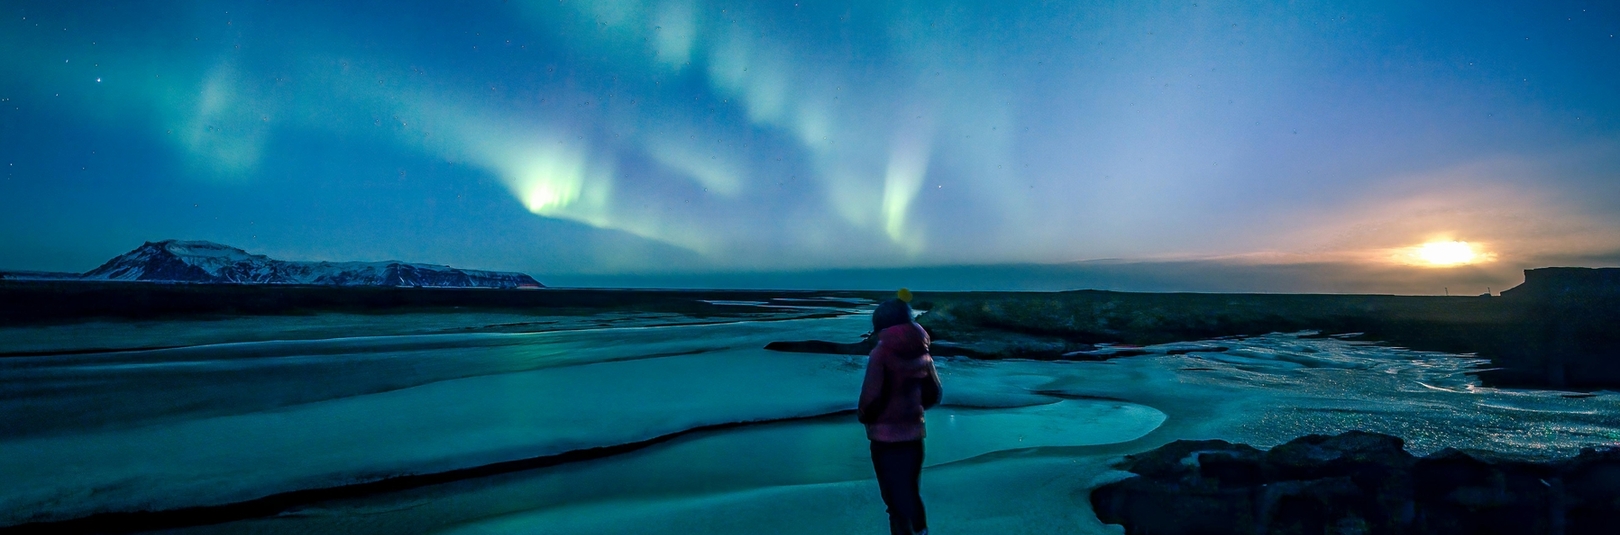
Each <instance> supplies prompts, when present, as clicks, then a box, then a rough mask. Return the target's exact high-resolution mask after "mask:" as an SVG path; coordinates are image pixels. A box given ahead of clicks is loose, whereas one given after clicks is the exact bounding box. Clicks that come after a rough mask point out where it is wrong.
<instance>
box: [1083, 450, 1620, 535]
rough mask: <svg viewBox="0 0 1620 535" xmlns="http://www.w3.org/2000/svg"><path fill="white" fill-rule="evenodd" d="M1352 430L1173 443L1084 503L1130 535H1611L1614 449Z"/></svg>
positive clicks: (1618, 477)
mask: <svg viewBox="0 0 1620 535" xmlns="http://www.w3.org/2000/svg"><path fill="white" fill-rule="evenodd" d="M1402 446H1403V442H1402V441H1401V439H1399V438H1396V437H1392V436H1387V435H1380V434H1375V433H1365V432H1358V431H1352V432H1348V433H1343V434H1340V435H1335V436H1323V435H1310V436H1305V437H1300V438H1299V439H1295V440H1293V441H1291V442H1289V443H1287V444H1283V445H1280V446H1277V447H1275V448H1272V449H1271V450H1270V451H1264V452H1263V451H1260V450H1257V449H1255V448H1252V447H1249V446H1246V445H1243V444H1231V443H1227V442H1224V441H1219V440H1201V441H1177V442H1173V443H1170V444H1167V445H1165V446H1163V447H1161V448H1159V449H1156V450H1153V451H1150V452H1144V453H1141V454H1137V455H1132V456H1129V457H1127V458H1126V461H1125V462H1124V463H1123V467H1124V468H1125V469H1126V470H1129V471H1131V472H1133V473H1135V474H1137V476H1135V477H1131V478H1127V479H1125V480H1122V481H1119V482H1115V483H1111V484H1109V485H1104V486H1102V487H1099V488H1098V489H1096V490H1095V491H1094V492H1093V493H1092V496H1091V503H1092V507H1093V509H1094V510H1095V511H1096V513H1097V517H1098V518H1099V519H1101V520H1102V521H1103V522H1107V523H1111V524H1122V525H1124V526H1125V530H1126V533H1131V534H1148V533H1151V534H1155V535H1174V534H1201V535H1207V534H1228V533H1230V534H1252V533H1268V534H1296V533H1297V534H1305V533H1310V534H1317V533H1335V534H1340V533H1364V534H1383V533H1389V534H1453V533H1456V534H1464V533H1467V534H1474V533H1503V534H1506V533H1514V534H1520V533H1529V534H1535V533H1546V534H1587V533H1594V534H1595V533H1616V528H1617V527H1620V450H1617V449H1601V450H1599V449H1588V450H1586V451H1583V452H1582V453H1581V454H1580V455H1579V456H1577V457H1575V458H1572V459H1563V460H1557V461H1550V462H1536V461H1528V460H1519V459H1508V458H1496V457H1494V456H1491V455H1488V454H1480V453H1468V452H1462V451H1458V450H1451V449H1448V450H1443V451H1441V452H1438V453H1435V454H1433V455H1430V456H1427V457H1424V458H1413V457H1412V456H1411V455H1409V454H1407V453H1406V451H1405V449H1404V448H1403V447H1402Z"/></svg>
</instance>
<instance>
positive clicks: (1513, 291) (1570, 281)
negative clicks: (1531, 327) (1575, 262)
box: [1502, 267, 1620, 299]
mask: <svg viewBox="0 0 1620 535" xmlns="http://www.w3.org/2000/svg"><path fill="white" fill-rule="evenodd" d="M1502 297H1512V298H1515V299H1587V298H1593V297H1608V298H1615V297H1620V268H1578V267H1549V268H1537V269H1526V270H1524V284H1520V285H1518V286H1515V287H1513V288H1510V289H1507V290H1502Z"/></svg>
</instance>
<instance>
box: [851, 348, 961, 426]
mask: <svg viewBox="0 0 1620 535" xmlns="http://www.w3.org/2000/svg"><path fill="white" fill-rule="evenodd" d="M928 343H929V340H928V333H927V332H926V331H924V330H923V328H922V326H921V325H917V324H916V323H915V322H906V323H902V324H899V325H895V326H892V327H889V328H886V329H883V330H882V331H881V332H879V333H878V345H877V347H875V348H873V349H872V353H871V355H870V357H869V358H868V359H867V361H866V380H865V381H864V382H863V383H862V384H861V399H860V404H859V405H858V406H857V414H858V415H859V418H860V421H861V423H863V424H866V438H867V439H870V440H872V441H874V442H905V441H908V440H919V439H922V438H923V435H924V434H925V431H924V428H923V411H924V410H927V409H929V408H931V407H933V406H934V405H938V404H939V399H940V395H941V390H940V384H939V372H937V371H935V370H934V359H933V357H931V356H929V355H928Z"/></svg>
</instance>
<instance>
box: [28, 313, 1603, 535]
mask: <svg viewBox="0 0 1620 535" xmlns="http://www.w3.org/2000/svg"><path fill="white" fill-rule="evenodd" d="M866 321H867V320H866V318H865V317H864V316H861V315H851V316H845V317H838V318H816V319H792V320H785V321H753V322H731V323H719V324H707V325H691V324H684V325H683V324H669V323H661V324H657V325H649V326H643V327H627V328H605V329H589V330H571V331H559V332H542V333H526V334H502V333H475V334H436V335H430V336H423V335H398V336H395V335H390V336H373V337H359V338H343V339H331V340H312V341H309V340H307V341H297V342H255V343H233V344H211V345H204V346H198V347H191V348H179V349H169V350H155V351H133V352H118V353H93V354H85V355H72V356H53V357H27V358H8V359H0V378H3V382H0V385H4V386H0V388H3V390H0V392H3V393H4V394H5V395H4V396H3V397H0V415H3V416H5V418H4V419H3V420H0V421H3V422H5V423H3V424H0V426H4V427H0V431H3V435H0V473H4V474H6V475H7V480H8V482H11V483H12V484H10V485H7V486H6V487H5V488H4V489H0V524H12V523H16V522H21V521H26V520H41V519H51V518H71V517H76V516H82V515H84V514H89V513H93V512H98V511H118V510H134V509H161V508H172V507H181V506H188V505H202V504H214V503H226V502H233V501H240V500H245V499H251V498H255V497H259V496H264V495H267V494H272V493H276V492H284V491H289V490H295V489H300V488H309V487H324V486H331V485H338V484H344V483H352V482H357V481H365V480H371V479H375V478H379V477H386V476H391V475H398V474H409V473H429V472H438V471H443V470H449V469H455V468H464V467H470V466H479V465H483V464H488V463H493V462H500V461H505V460H512V459H520V458H527V457H534V456H540V455H548V454H554V453H559V452H564V451H570V450H575V449H581V448H589V447H595V446H605V445H613V444H622V443H628V442H635V441H639V440H644V439H648V438H652V437H656V436H661V435H666V434H671V433H676V432H679V431H682V430H686V429H691V428H694V427H699V426H705V425H709V424H720V423H728V422H763V423H758V424H752V425H745V426H741V427H732V428H727V429H723V430H716V431H710V432H703V433H698V434H692V435H685V436H683V437H681V438H678V439H676V440H674V441H670V442H666V443H662V444H658V445H655V446H651V447H649V448H646V449H643V450H638V451H635V452H632V453H628V454H623V455H617V456H612V457H607V458H603V459H597V460H592V461H587V462H580V463H571V464H566V465H561V466H557V467H552V468H546V469H540V470H530V471H526V472H518V473H513V474H506V475H501V476H495V477H488V478H481V479H477V480H469V481H462V482H457V483H452V484H446V485H438V486H433V487H427V488H422V489H416V490H411V491H404V492H397V493H391V494H386V495H379V496H373V497H367V498H363V499H354V500H347V501H343V502H337V503H327V504H318V505H316V506H311V507H307V508H304V509H302V510H300V511H297V512H295V513H293V514H288V515H283V516H280V517H276V518H269V519H256V520H249V521H241V522H235V523H229V524H223V525H219V526H208V527H203V528H196V529H194V530H190V531H206V532H244V531H254V532H272V533H275V532H300V533H301V532H313V531H327V532H350V533H363V532H371V533H424V532H437V531H447V532H455V533H513V532H536V531H543V532H546V533H614V532H620V533H690V532H709V533H732V532H735V533H752V532H757V531H759V529H758V528H759V526H760V525H762V523H769V525H770V526H771V529H770V531H771V532H774V533H833V532H851V531H870V530H879V531H880V530H881V526H882V525H883V521H882V507H881V505H880V504H879V503H878V501H877V496H876V488H875V484H873V483H872V481H871V479H870V477H871V468H870V464H869V460H868V459H867V457H866V455H867V454H866V451H865V446H866V443H865V440H864V436H863V435H862V431H861V428H860V426H859V425H858V424H856V423H855V422H854V421H853V417H852V416H850V415H848V414H847V412H841V411H847V410H848V409H850V408H852V407H853V403H854V394H855V392H856V391H857V389H858V387H859V383H860V380H861V371H862V367H863V366H864V357H859V356H838V355H810V354H795V353H776V352H767V351H764V350H762V349H761V348H762V347H763V346H764V345H765V344H766V343H768V342H770V341H775V340H790V339H829V340H852V339H854V338H855V336H856V335H858V334H859V333H860V332H862V331H864V330H865V328H866V327H867V325H868V324H867V323H866ZM1219 344H1220V345H1221V346H1225V347H1228V348H1229V350H1228V351H1225V352H1216V351H1213V350H1209V351H1199V349H1201V348H1209V347H1211V346H1189V345H1187V344H1182V345H1172V346H1160V347H1150V348H1147V349H1148V350H1149V351H1152V352H1155V353H1156V354H1150V355H1146V356H1140V357H1131V358H1124V359H1116V360H1112V361H1107V362H1036V361H979V360H966V359H955V358H940V359H938V363H939V368H940V373H941V375H942V377H943V380H944V382H945V385H946V402H947V404H946V405H945V406H942V407H940V408H938V409H936V410H934V411H931V412H929V414H928V420H929V423H928V425H929V439H928V442H927V449H928V468H927V469H926V471H925V475H924V481H925V482H924V486H925V491H924V492H925V498H927V499H928V503H929V506H930V518H931V519H934V522H935V523H936V524H938V525H940V526H941V528H940V529H939V531H940V532H941V533H1004V532H1010V531H1025V532H1029V531H1032V530H1031V529H1030V526H1044V527H1043V528H1042V529H1035V530H1033V531H1040V532H1054V533H1061V532H1070V533H1093V532H1103V531H1100V530H1103V529H1104V528H1103V527H1102V526H1100V525H1097V524H1096V520H1095V518H1094V517H1092V516H1090V513H1089V508H1088V506H1087V505H1086V503H1085V499H1084V498H1085V494H1086V493H1085V491H1086V489H1088V488H1091V487H1092V486H1095V485H1096V484H1098V482H1099V481H1105V480H1108V479H1109V478H1112V477H1119V474H1118V473H1117V472H1112V471H1111V470H1110V469H1109V468H1108V466H1109V463H1110V462H1111V461H1112V460H1113V459H1116V458H1117V457H1118V456H1119V455H1122V454H1126V453H1130V452H1133V451H1142V450H1146V449H1151V448H1153V447H1156V446H1158V445H1160V444H1163V443H1165V442H1168V441H1171V440H1175V439H1178V438H1226V439H1230V440H1238V441H1244V442H1249V443H1254V444H1259V445H1270V444H1275V443H1278V442H1281V441H1285V440H1288V439H1290V438H1293V437H1294V436H1297V435H1299V434H1303V433H1311V432H1324V433H1326V432H1337V431H1342V430H1346V429H1368V430H1373V431H1383V432H1390V433H1393V434H1398V435H1401V436H1404V437H1407V438H1408V440H1409V442H1410V443H1411V447H1412V449H1413V450H1414V451H1416V452H1419V453H1422V452H1426V451H1433V450H1435V449H1439V448H1441V447H1447V446H1454V447H1478V448H1488V449H1494V450H1499V451H1510V452H1516V453H1521V454H1525V455H1543V456H1545V455H1555V454H1567V453H1572V452H1573V451H1574V450H1576V449H1578V448H1579V447H1581V446H1587V445H1593V444H1602V443H1612V442H1613V441H1615V440H1616V439H1617V438H1620V426H1617V424H1616V423H1615V422H1616V420H1617V419H1616V418H1614V415H1616V414H1620V397H1617V396H1615V395H1613V394H1610V393H1602V394H1599V395H1597V396H1594V397H1587V398H1580V399H1572V398H1568V397H1564V396H1562V395H1560V393H1557V392H1540V391H1501V390H1495V389H1489V388H1481V387H1478V386H1477V385H1476V384H1475V382H1474V381H1473V380H1472V378H1471V377H1470V376H1468V375H1467V372H1468V371H1469V370H1471V369H1473V368H1475V367H1477V366H1479V365H1480V362H1479V361H1478V360H1476V359H1470V358H1465V357H1460V356H1457V355H1446V354H1439V353H1426V352H1417V351H1407V350H1402V349H1396V348H1389V347H1383V346H1378V345H1373V344H1367V343H1358V342H1351V341H1345V340H1339V339H1334V338H1309V337H1300V336H1297V335H1287V334H1277V335H1269V336H1262V337H1254V338H1248V339H1243V340H1222V341H1220V342H1219ZM1170 349H1176V350H1178V352H1179V351H1184V350H1188V349H1192V350H1193V351H1192V352H1191V353H1187V354H1179V355H1168V354H1164V353H1167V352H1168V351H1169V350H1170ZM833 413H838V414H833ZM829 414H831V415H829ZM817 415H828V416H817ZM542 528H543V529H542ZM1015 528H1016V529H1015Z"/></svg>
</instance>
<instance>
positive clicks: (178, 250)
mask: <svg viewBox="0 0 1620 535" xmlns="http://www.w3.org/2000/svg"><path fill="white" fill-rule="evenodd" d="M0 278H6V279H12V280H52V281H61V280H69V281H71V280H82V281H133V282H152V283H171V284H276V285H307V286H390V287H411V288H497V289H520V288H542V287H544V285H542V284H540V282H539V281H536V280H534V278H533V277H530V276H528V275H525V274H523V273H511V272H501V271H482V270H473V269H458V268H453V267H450V266H441V265H433V264H416V263H408V262H400V261H397V260H390V261H386V262H296V261H287V260H276V259H273V258H270V257H268V256H265V255H256V254H251V253H248V252H247V251H244V250H241V249H238V248H235V247H231V246H228V245H221V244H218V243H213V242H207V241H181V240H163V241H155V242H146V243H145V244H142V245H141V246H140V247H137V248H135V250H133V251H130V252H128V253H124V254H122V255H119V256H118V257H116V258H113V259H112V260H108V261H107V263H105V264H102V265H101V267H97V268H95V269H92V270H90V271H88V272H85V273H82V274H79V273H42V272H13V273H3V272H0Z"/></svg>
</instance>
